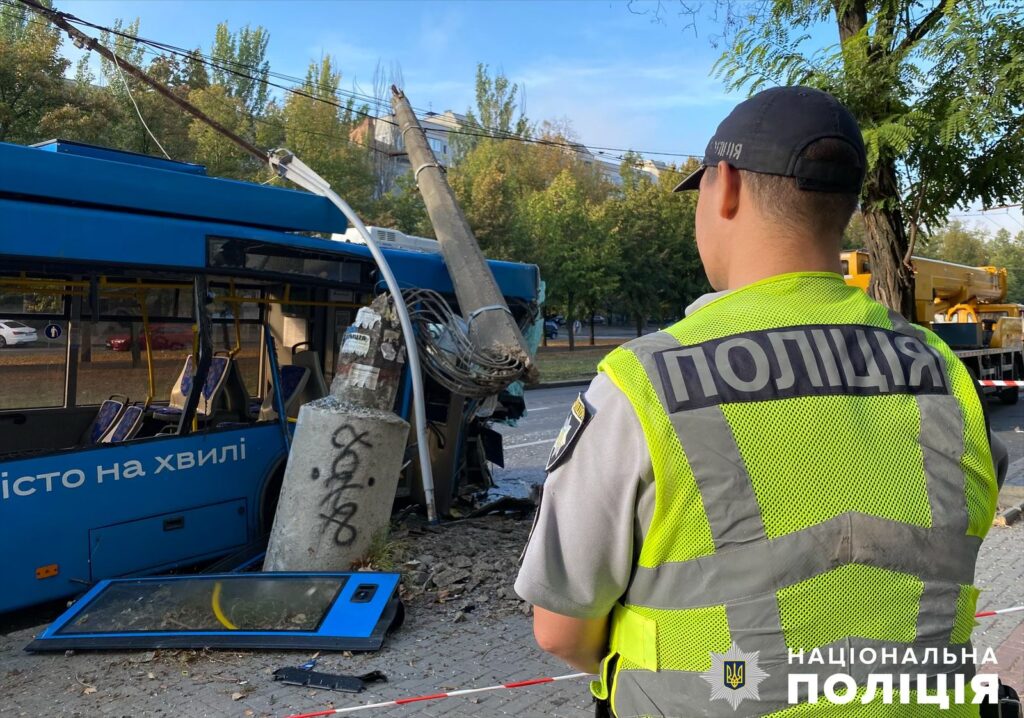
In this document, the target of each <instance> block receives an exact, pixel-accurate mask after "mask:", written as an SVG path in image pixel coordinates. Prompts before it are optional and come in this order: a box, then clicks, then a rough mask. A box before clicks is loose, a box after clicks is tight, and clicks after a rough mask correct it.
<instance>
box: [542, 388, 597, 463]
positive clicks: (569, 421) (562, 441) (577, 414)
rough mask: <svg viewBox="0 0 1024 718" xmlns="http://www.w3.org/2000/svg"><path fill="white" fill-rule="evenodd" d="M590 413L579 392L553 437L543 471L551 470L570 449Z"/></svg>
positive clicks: (581, 431)
mask: <svg viewBox="0 0 1024 718" xmlns="http://www.w3.org/2000/svg"><path fill="white" fill-rule="evenodd" d="M592 413H593V412H592V411H591V409H590V407H589V406H587V402H586V401H584V399H583V394H579V395H578V396H577V397H576V401H574V402H573V403H572V407H571V408H570V409H569V416H567V417H565V423H564V424H562V429H561V431H559V432H558V436H557V437H556V438H555V445H554V446H552V447H551V455H550V456H549V457H548V465H547V466H545V467H544V470H545V471H549V472H550V471H551V470H553V469H554V468H555V467H556V466H558V464H559V463H560V462H561V461H562V459H563V458H565V457H566V456H567V455H568V454H569V453H570V452H571V451H572V447H573V444H575V443H576V439H578V438H579V436H580V434H582V433H583V427H584V426H586V424H587V421H588V420H589V419H590V416H591V414H592Z"/></svg>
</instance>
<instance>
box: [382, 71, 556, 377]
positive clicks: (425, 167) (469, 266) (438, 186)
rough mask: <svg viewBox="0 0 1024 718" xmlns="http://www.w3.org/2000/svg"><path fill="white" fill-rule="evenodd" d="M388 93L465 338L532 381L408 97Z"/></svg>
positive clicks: (521, 346)
mask: <svg viewBox="0 0 1024 718" xmlns="http://www.w3.org/2000/svg"><path fill="white" fill-rule="evenodd" d="M391 93H392V96H391V105H392V107H393V108H394V110H395V117H396V118H397V120H398V126H399V130H400V132H401V134H402V139H403V140H404V142H405V148H406V151H407V152H408V153H409V161H410V163H411V164H412V166H413V173H414V178H415V180H416V184H417V186H418V187H419V189H420V194H422V195H423V203H424V204H425V205H426V208H427V214H428V215H429V216H430V222H431V224H432V225H433V226H434V232H435V233H436V234H437V239H438V242H439V243H440V245H441V254H442V255H444V261H445V264H446V265H447V267H448V274H449V275H451V278H452V284H454V285H455V296H456V297H457V298H458V300H459V308H460V309H461V311H462V316H463V318H464V319H465V320H466V322H467V323H468V325H469V335H470V338H471V339H472V340H473V343H474V344H476V346H477V347H479V348H480V349H481V350H483V351H487V352H492V353H493V354H495V355H496V356H501V357H510V358H512V359H514V360H516V361H518V362H519V363H520V364H521V365H522V367H523V378H525V379H527V380H528V381H532V380H534V379H536V377H537V368H536V365H535V364H534V363H533V359H532V358H531V357H530V352H529V351H528V350H527V348H526V342H525V341H524V340H523V335H522V332H520V331H519V327H518V326H517V325H516V322H515V319H514V318H513V317H512V313H511V312H510V311H509V308H508V305H507V304H506V303H505V298H504V297H503V296H502V294H501V291H500V290H499V289H498V283H497V282H496V281H495V279H494V275H493V274H492V273H491V269H490V267H488V266H487V260H486V259H485V258H484V255H483V252H481V251H480V247H479V245H478V244H477V242H476V238H475V237H474V236H473V230H472V229H470V227H469V222H467V221H466V216H465V215H464V214H463V213H462V209H461V208H460V207H459V203H458V202H457V201H456V199H455V195H454V194H453V193H452V189H451V187H449V186H448V182H447V180H445V178H444V174H443V170H442V167H441V165H439V164H438V163H437V159H436V158H435V157H434V153H433V152H432V151H431V149H430V146H429V145H428V144H427V138H426V135H425V134H424V132H423V128H422V127H420V123H419V121H418V120H417V119H416V115H415V114H413V111H412V107H411V106H410V105H409V100H408V99H407V98H406V96H405V94H404V93H403V92H402V91H401V90H399V89H398V88H397V87H394V86H392V87H391Z"/></svg>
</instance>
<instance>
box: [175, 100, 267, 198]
mask: <svg viewBox="0 0 1024 718" xmlns="http://www.w3.org/2000/svg"><path fill="white" fill-rule="evenodd" d="M188 99H189V101H190V102H191V103H192V104H194V105H195V106H196V107H198V108H199V109H200V110H202V111H203V112H204V113H206V114H207V115H208V116H209V117H211V118H212V119H214V120H216V121H217V122H219V123H220V124H222V125H223V126H224V127H226V128H228V129H229V130H231V131H232V132H234V133H235V134H238V135H242V136H247V135H249V136H251V133H252V124H253V123H252V120H251V119H250V118H249V116H248V115H247V114H246V112H245V106H244V105H243V104H242V101H241V100H240V99H239V98H237V97H232V96H231V95H230V94H229V91H228V89H227V88H226V87H224V86H223V85H210V86H209V87H204V88H201V89H198V90H192V91H191V92H190V93H189V95H188ZM188 134H189V138H190V139H191V140H192V142H193V143H194V146H195V154H194V158H195V161H196V162H198V163H200V164H203V165H206V170H207V172H208V173H209V174H210V175H213V176H215V177H230V178H233V179H251V178H253V177H254V176H255V175H256V173H257V172H259V171H260V169H261V168H262V166H257V165H256V161H255V158H253V157H251V156H250V155H249V154H247V153H246V152H244V151H242V150H241V149H240V148H239V147H238V146H237V145H236V144H235V143H234V142H232V141H231V140H229V139H228V138H226V137H225V136H224V135H222V134H221V133H219V132H217V131H216V130H214V129H213V128H212V127H210V126H209V125H207V124H206V123H205V122H201V121H200V120H193V121H192V123H191V124H190V125H189V128H188Z"/></svg>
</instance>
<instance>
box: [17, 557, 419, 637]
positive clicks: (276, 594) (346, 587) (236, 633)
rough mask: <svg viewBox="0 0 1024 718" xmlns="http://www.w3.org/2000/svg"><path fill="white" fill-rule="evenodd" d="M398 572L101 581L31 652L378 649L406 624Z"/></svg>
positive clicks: (208, 576)
mask: <svg viewBox="0 0 1024 718" xmlns="http://www.w3.org/2000/svg"><path fill="white" fill-rule="evenodd" d="M398 581H399V575H398V574H395V573H368V572H367V573H364V572H359V573H263V574H216V575H197V576H171V577H167V576H162V577H155V578H138V579H113V580H107V581H100V582H99V583H98V584H97V585H96V586H95V587H94V588H93V589H92V590H91V591H89V593H87V594H86V595H85V596H83V597H82V598H81V599H80V600H79V601H77V602H76V603H75V604H74V605H73V606H72V607H71V608H70V609H68V610H67V611H65V612H64V613H63V614H62V615H61V616H60V617H59V618H58V619H57V620H56V621H55V622H54V623H53V624H52V625H51V626H50V627H49V628H47V629H46V631H44V632H43V634H42V635H40V636H39V637H38V638H37V639H36V640H34V641H33V642H32V643H31V644H29V646H28V647H27V648H26V650H28V651H39V652H43V651H65V650H68V649H75V650H89V649H132V648H203V647H206V648H267V649H313V650H333V651H346V650H347V651H372V650H377V649H379V648H380V646H381V644H382V643H383V641H384V637H385V635H386V634H387V632H388V631H389V630H391V629H392V628H396V627H397V626H398V625H399V624H400V623H401V620H402V617H403V609H402V606H401V603H400V601H399V600H398V598H397V589H398Z"/></svg>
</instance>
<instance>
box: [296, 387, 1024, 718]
mask: <svg viewBox="0 0 1024 718" xmlns="http://www.w3.org/2000/svg"><path fill="white" fill-rule="evenodd" d="M1022 383H1024V382H1022ZM1017 611H1024V606H1013V607H1012V608H999V609H996V610H994V611H980V612H979V613H975V614H974V617H975V618H987V617H989V616H999V615H1002V614H1004V613H1016V612H1017ZM591 677H592V676H591V674H589V673H569V674H566V675H564V676H554V677H547V678H531V679H530V680H528V681H514V682H512V683H501V684H499V685H496V686H486V687H485V688H466V689H464V690H461V691H448V692H447V693H431V694H429V695H423V696H412V697H410V698H399V699H397V700H393V701H384V702H383V703H367V704H366V705H361V706H349V707H348V708H332V709H331V710H326V711H317V712H315V713H295V714H292V715H290V716H288V718H318V717H319V716H330V715H337V714H338V713H354V712H356V711H365V710H369V709H370V708H386V707H388V706H404V705H407V704H409V703H420V702H422V701H439V700H442V699H443V698H455V697H456V696H468V695H470V694H472V693H485V692H487V691H500V690H501V689H502V688H525V687H526V686H538V685H542V684H544V683H555V682H556V681H571V680H574V679H577V678H591Z"/></svg>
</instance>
